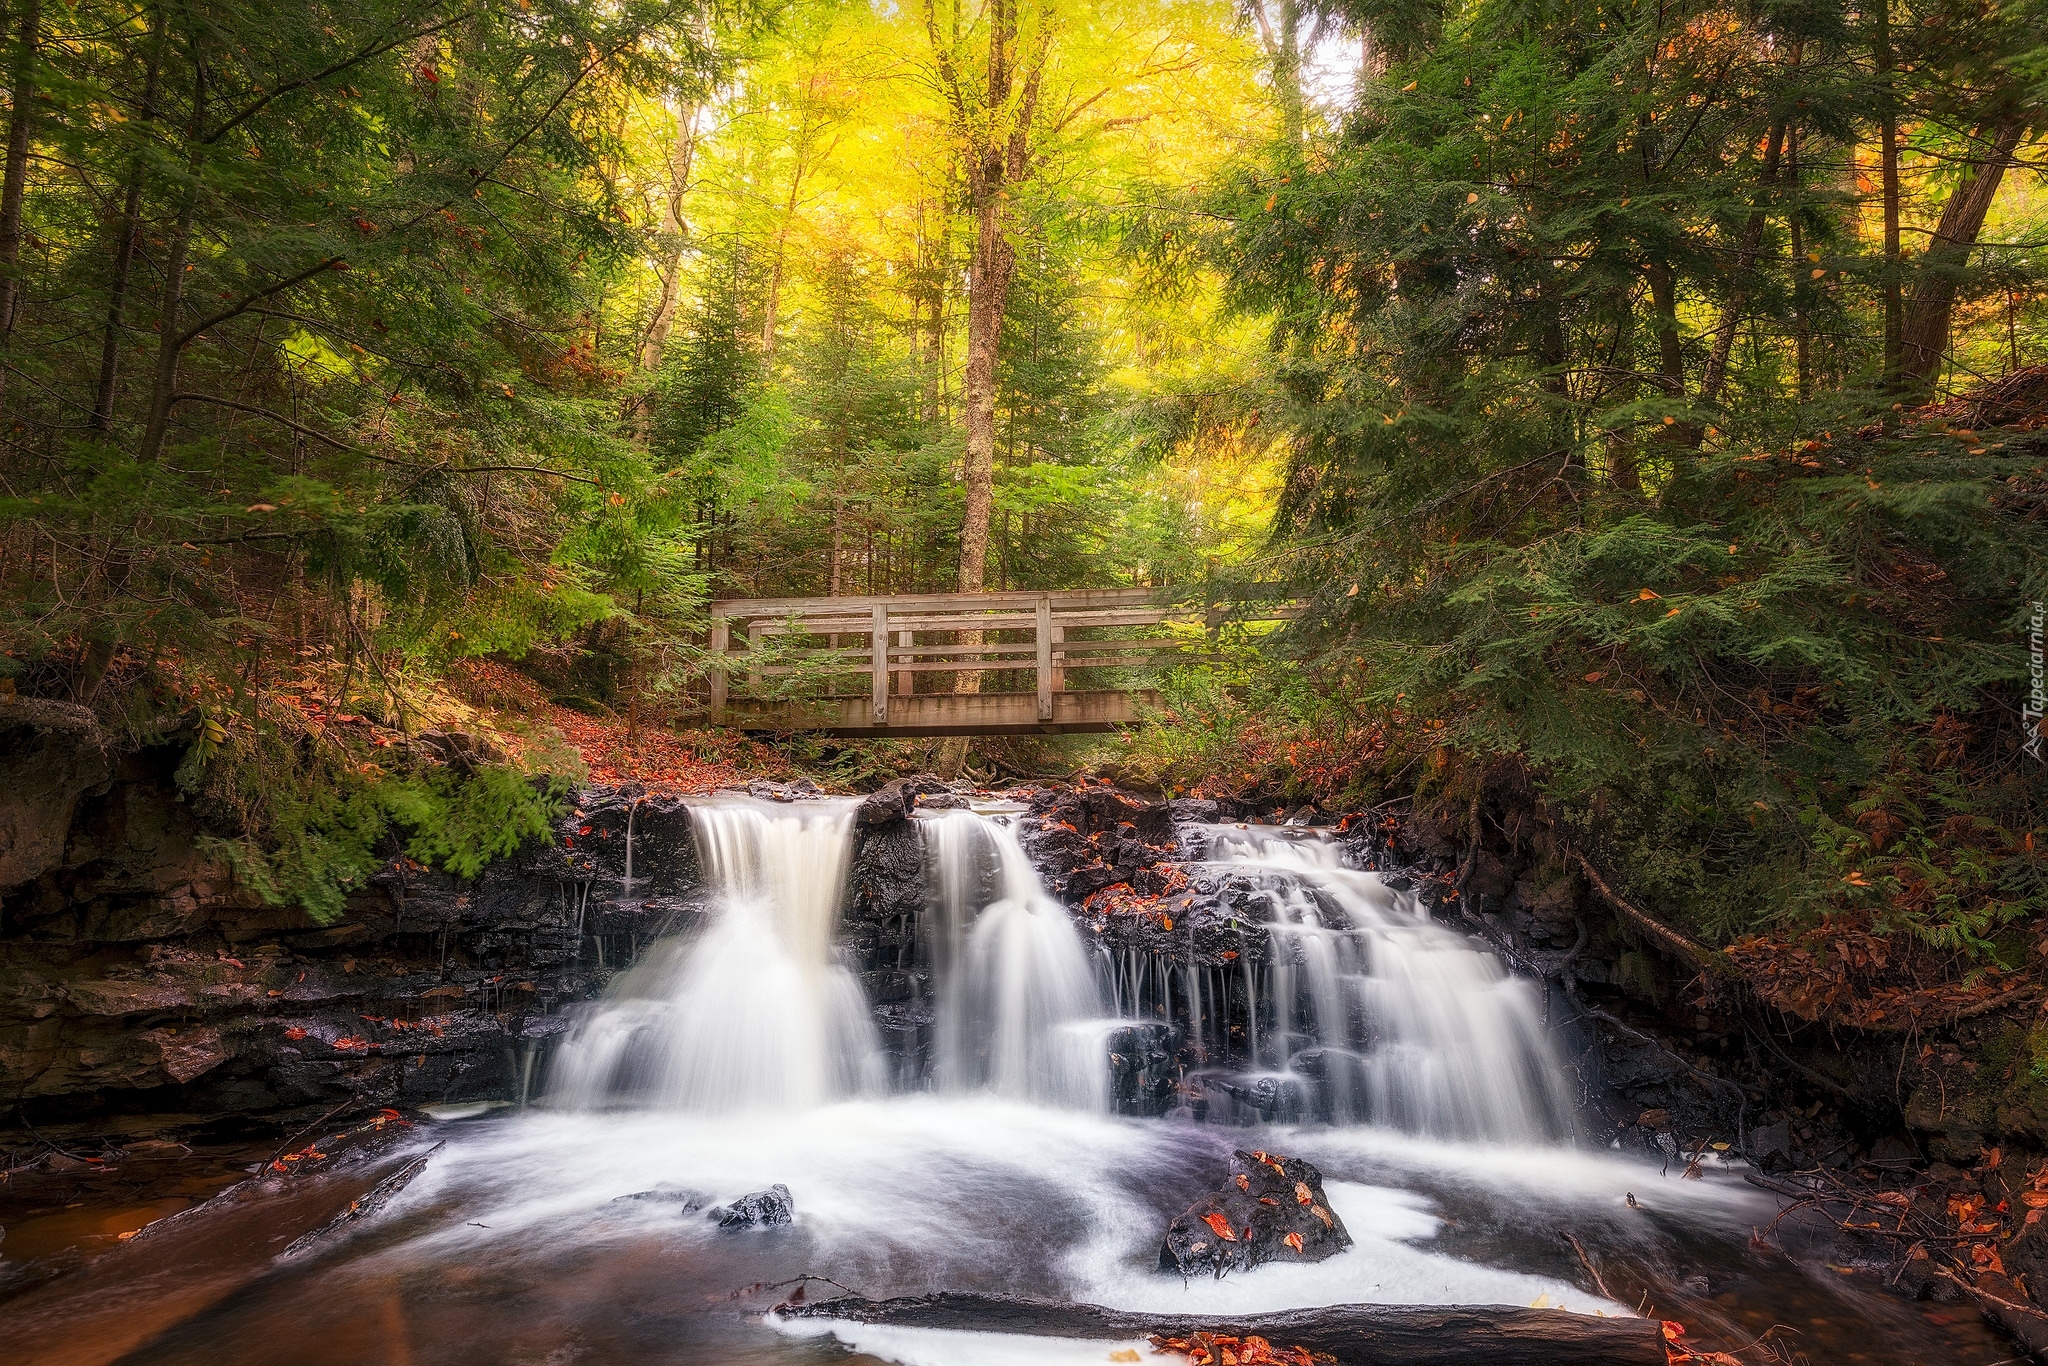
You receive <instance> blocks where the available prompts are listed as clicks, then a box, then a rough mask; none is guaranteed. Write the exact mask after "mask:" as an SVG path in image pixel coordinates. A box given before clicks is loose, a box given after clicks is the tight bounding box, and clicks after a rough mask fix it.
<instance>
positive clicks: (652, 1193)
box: [612, 1186, 711, 1214]
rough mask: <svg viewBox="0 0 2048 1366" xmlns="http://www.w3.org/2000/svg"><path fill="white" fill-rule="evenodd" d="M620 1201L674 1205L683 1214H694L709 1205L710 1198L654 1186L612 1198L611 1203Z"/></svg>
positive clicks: (695, 1192) (673, 1187)
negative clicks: (651, 1188) (650, 1188)
mask: <svg viewBox="0 0 2048 1366" xmlns="http://www.w3.org/2000/svg"><path fill="white" fill-rule="evenodd" d="M622 1200H637V1201H642V1202H645V1203H647V1204H655V1205H674V1206H676V1207H677V1208H678V1210H679V1211H680V1212H681V1213H684V1214H694V1213H695V1212H696V1211H698V1210H700V1209H704V1208H706V1207H707V1206H709V1205H710V1203H711V1197H710V1196H708V1195H705V1194H704V1193H703V1192H701V1191H693V1190H684V1189H683V1188H682V1187H680V1186H656V1187H655V1188H654V1189H653V1190H646V1191H634V1192H633V1193H632V1194H631V1195H620V1196H614V1197H613V1199H612V1203H613V1204H618V1203H619V1202H620V1201H622Z"/></svg>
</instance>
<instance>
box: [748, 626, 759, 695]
mask: <svg viewBox="0 0 2048 1366" xmlns="http://www.w3.org/2000/svg"><path fill="white" fill-rule="evenodd" d="M747 655H748V657H749V658H750V659H753V660H759V659H760V658H761V627H760V624H759V623H758V622H757V623H755V624H754V625H751V626H749V627H747ZM747 689H748V691H750V692H759V691H760V690H761V666H760V664H758V663H752V664H749V665H748V666H747Z"/></svg>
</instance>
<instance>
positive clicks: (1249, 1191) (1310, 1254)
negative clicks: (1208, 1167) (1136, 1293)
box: [1159, 1149, 1351, 1276]
mask: <svg viewBox="0 0 2048 1366" xmlns="http://www.w3.org/2000/svg"><path fill="white" fill-rule="evenodd" d="M1350 1246H1351V1235H1350V1234H1349V1233H1348V1232H1346V1231H1345V1228H1344V1221H1343V1220H1341V1219H1339V1218H1338V1217H1337V1215H1336V1213H1335V1212H1334V1211H1333V1210H1331V1208H1330V1202H1329V1199H1328V1198H1327V1197H1326V1196H1325V1195H1324V1194H1323V1174H1322V1173H1321V1172H1319V1171H1317V1170H1316V1169H1315V1168H1314V1167H1313V1166H1311V1165H1310V1164H1309V1163H1307V1162H1303V1161H1302V1160H1301V1159H1300V1158H1297V1157H1281V1156H1280V1155H1278V1154H1277V1153H1268V1152H1260V1151H1258V1150H1256V1149H1254V1150H1252V1151H1249V1152H1247V1151H1244V1150H1242V1149H1240V1150H1239V1151H1238V1152H1236V1153H1234V1154H1232V1155H1231V1159H1230V1181H1229V1183H1228V1184H1226V1185H1225V1186H1224V1187H1223V1189H1221V1190H1219V1191H1217V1192H1216V1193H1215V1194H1213V1195H1208V1196H1204V1197H1203V1198H1202V1199H1200V1200H1197V1201H1196V1202H1195V1203H1194V1204H1192V1205H1190V1206H1188V1208H1187V1209H1186V1210H1185V1211H1184V1212H1183V1213H1182V1214H1181V1215H1180V1216H1179V1217H1178V1218H1176V1219H1175V1220H1174V1221H1173V1222H1172V1223H1171V1224H1168V1225H1167V1227H1166V1238H1165V1241H1164V1242H1162V1243H1161V1244H1160V1247H1159V1269H1160V1270H1161V1271H1178V1272H1179V1273H1180V1274H1181V1275H1183V1276H1191V1275H1194V1274H1195V1273H1196V1272H1198V1271H1207V1272H1209V1273H1211V1274H1212V1275H1216V1276H1221V1275H1223V1274H1224V1273H1226V1272H1229V1271H1234V1270H1240V1269H1247V1270H1248V1269H1249V1268H1251V1267H1255V1266H1257V1265H1259V1264H1260V1263H1261V1262H1278V1261H1305V1262H1319V1261H1321V1260H1322V1259H1323V1258H1325V1257H1330V1256H1334V1255H1335V1254H1337V1253H1339V1252H1342V1251H1343V1250H1344V1249H1345V1248H1347V1247H1350Z"/></svg>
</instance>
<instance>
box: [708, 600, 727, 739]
mask: <svg viewBox="0 0 2048 1366" xmlns="http://www.w3.org/2000/svg"><path fill="white" fill-rule="evenodd" d="M731 641H732V628H731V627H729V626H727V625H726V618H725V614H724V613H723V612H713V613H712V614H711V680H710V681H711V724H712V725H714V726H722V725H724V724H725V659H726V647H727V646H728V645H730V644H731Z"/></svg>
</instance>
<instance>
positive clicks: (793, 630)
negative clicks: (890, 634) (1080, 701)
mask: <svg viewBox="0 0 2048 1366" xmlns="http://www.w3.org/2000/svg"><path fill="white" fill-rule="evenodd" d="M736 619H737V618H736ZM1052 619H1053V620H1054V621H1055V622H1056V623H1059V624H1061V625H1066V626H1157V625H1158V624H1159V623H1160V622H1163V621H1186V620H1192V618H1191V617H1190V616H1189V614H1188V613H1185V612H1179V611H1172V610H1168V609H1165V608H1146V609H1144V610H1139V609H1137V608H1129V609H1121V608H1120V609H1116V610H1107V609H1105V610H1103V611H1100V612H1093V611H1091V612H1061V611H1058V610H1055V611H1054V612H1053V615H1052ZM752 620H754V621H756V622H757V624H758V625H759V627H760V630H761V632H762V633H763V634H764V635H771V636H786V635H791V634H799V635H811V636H823V635H830V634H831V633H832V632H834V631H866V630H867V629H868V618H867V617H866V616H864V615H863V616H858V617H853V616H837V617H806V618H803V619H802V620H801V621H800V622H799V623H798V624H797V625H796V626H794V627H792V626H791V625H790V624H789V622H788V621H786V620H781V619H776V618H769V617H760V618H752ZM889 620H890V621H892V622H894V623H895V624H896V625H897V626H899V627H900V626H908V627H910V628H911V629H912V630H916V631H1026V630H1029V629H1031V626H1032V625H1033V623H1034V622H1036V621H1037V617H1036V615H1035V614H1033V613H1030V612H1008V613H1000V614H996V615H992V616H986V617H948V616H934V615H932V614H930V613H920V614H910V615H904V616H898V615H897V614H896V613H895V612H893V611H892V612H891V613H890V614H889Z"/></svg>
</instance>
